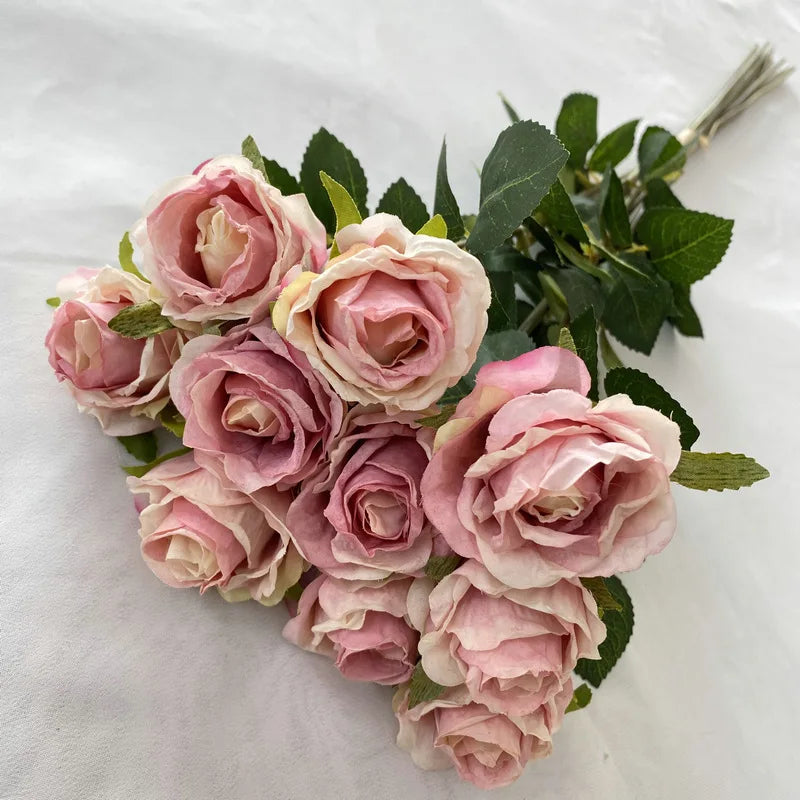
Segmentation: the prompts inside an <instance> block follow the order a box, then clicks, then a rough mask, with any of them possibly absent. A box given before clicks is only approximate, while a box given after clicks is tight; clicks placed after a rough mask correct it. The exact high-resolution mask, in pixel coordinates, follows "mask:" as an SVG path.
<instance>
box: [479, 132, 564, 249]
mask: <svg viewBox="0 0 800 800" xmlns="http://www.w3.org/2000/svg"><path fill="white" fill-rule="evenodd" d="M566 160H567V151H566V150H565V149H564V148H563V147H562V146H561V143H560V142H559V141H558V139H556V138H555V136H553V135H552V134H551V133H550V132H549V131H548V130H547V128H545V127H544V126H543V125H539V124H538V123H536V122H531V121H529V120H523V121H522V122H515V123H514V124H513V125H511V126H510V127H508V128H506V129H505V130H504V131H503V132H502V133H501V134H500V136H499V137H498V138H497V141H496V142H495V145H494V147H493V148H492V150H491V152H490V153H489V155H488V156H487V158H486V161H485V162H484V165H483V169H482V171H481V203H480V209H479V211H478V216H477V217H476V219H475V227H474V228H473V229H472V233H470V235H469V239H468V240H467V249H468V250H470V251H472V252H474V253H485V252H486V251H487V250H491V249H492V248H493V247H497V246H498V245H500V244H502V243H503V242H504V241H505V240H506V239H507V238H508V237H509V236H510V235H511V233H512V232H513V231H514V229H515V228H516V227H517V226H518V225H519V224H520V222H522V220H524V219H525V218H526V217H527V216H529V214H530V213H531V211H532V210H533V209H534V208H536V207H537V206H538V205H539V203H540V202H541V200H542V198H543V197H544V196H545V194H547V192H548V190H549V189H550V187H551V186H552V185H553V182H554V181H555V180H556V178H557V176H558V172H559V170H560V169H561V167H562V166H563V165H564V163H565V162H566Z"/></svg>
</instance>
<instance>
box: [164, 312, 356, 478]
mask: <svg viewBox="0 0 800 800" xmlns="http://www.w3.org/2000/svg"><path fill="white" fill-rule="evenodd" d="M170 393H171V395H172V400H173V402H174V403H175V405H176V406H177V408H178V410H179V411H180V412H181V414H183V416H184V417H185V418H186V429H185V431H184V434H183V443H184V444H185V445H186V446H187V447H193V448H195V456H196V458H197V460H198V462H199V463H201V464H203V465H204V466H207V467H208V468H209V469H213V470H214V471H216V472H219V473H224V475H225V476H227V478H228V479H229V480H231V481H232V482H233V483H234V484H236V485H237V486H238V487H239V488H240V489H242V491H245V492H253V491H256V490H257V489H260V488H261V487H263V486H273V485H277V486H278V488H280V489H284V488H288V487H291V486H295V485H296V484H298V483H299V482H300V481H301V480H303V478H305V477H306V476H308V475H309V474H311V473H312V472H314V471H315V470H317V469H318V468H319V466H320V464H321V463H322V460H323V459H324V458H325V456H326V453H327V451H328V448H329V447H330V443H331V440H332V439H333V437H334V435H335V434H337V433H338V432H339V428H340V427H341V424H342V418H343V416H344V403H343V402H342V400H341V398H339V396H338V395H337V394H336V393H335V392H334V391H333V389H331V387H330V386H329V385H328V383H327V382H326V381H325V380H324V379H323V378H322V377H320V376H319V375H318V374H317V373H315V372H314V370H313V369H312V368H311V366H310V364H309V363H308V360H307V359H306V357H305V356H304V355H303V354H302V353H301V352H300V351H299V350H296V349H295V348H294V347H292V346H291V345H288V344H287V343H286V342H284V341H283V339H281V337H280V336H278V334H277V333H276V332H275V331H274V330H273V329H272V328H271V327H270V325H269V322H262V323H259V324H257V325H252V326H249V327H247V326H239V327H237V328H234V329H233V330H232V331H230V332H229V333H228V334H226V335H225V336H199V337H197V338H196V339H194V340H193V341H192V342H190V343H189V344H188V345H187V346H186V348H184V351H183V355H182V356H181V358H180V359H179V360H178V362H177V364H176V365H175V367H174V369H173V372H172V377H171V379H170Z"/></svg>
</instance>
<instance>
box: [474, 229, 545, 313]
mask: <svg viewBox="0 0 800 800" xmlns="http://www.w3.org/2000/svg"><path fill="white" fill-rule="evenodd" d="M480 260H481V262H482V263H483V266H484V268H485V269H486V272H487V273H492V272H506V273H513V276H514V280H515V281H516V282H517V284H518V285H519V287H520V288H521V289H522V291H523V292H525V294H526V295H527V296H528V299H529V300H531V301H532V302H534V303H536V302H538V301H539V300H541V299H542V290H541V288H540V286H539V282H538V281H537V280H536V273H537V272H538V271H539V265H538V264H537V263H536V262H535V261H534V260H533V259H532V258H530V257H529V256H527V255H524V254H522V253H520V251H519V250H517V249H516V248H515V247H513V246H511V245H510V244H501V245H500V247H495V248H493V249H492V250H489V251H487V252H486V253H481V257H480ZM517 318H518V319H519V318H520V317H519V315H518V317H517Z"/></svg>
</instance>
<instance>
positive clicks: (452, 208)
mask: <svg viewBox="0 0 800 800" xmlns="http://www.w3.org/2000/svg"><path fill="white" fill-rule="evenodd" d="M433 213H434V214H439V215H441V217H442V219H443V220H444V221H445V223H446V225H447V232H448V236H449V237H450V238H451V239H452V240H453V241H454V242H457V241H458V240H459V239H461V238H463V236H464V233H465V224H464V217H462V216H461V211H459V208H458V203H457V202H456V198H455V195H454V194H453V190H452V189H451V188H450V180H449V179H448V177H447V141H446V140H444V139H443V140H442V149H441V151H440V152H439V163H438V164H437V165H436V190H435V192H434V195H433Z"/></svg>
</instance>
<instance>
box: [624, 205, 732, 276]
mask: <svg viewBox="0 0 800 800" xmlns="http://www.w3.org/2000/svg"><path fill="white" fill-rule="evenodd" d="M732 231H733V220H730V219H722V218H721V217H715V216H714V215H713V214H704V213H703V212H702V211H689V209H687V208H651V209H650V210H649V211H645V212H644V214H643V215H642V218H641V219H640V220H639V224H638V225H637V226H636V236H637V238H638V239H639V240H640V241H641V242H642V243H643V244H645V245H647V247H648V248H649V250H650V257H651V259H652V261H653V264H654V265H655V267H656V269H657V270H658V271H659V272H660V273H661V274H662V275H663V276H664V277H665V278H667V279H669V280H671V281H673V282H674V283H681V284H689V283H694V282H695V281H698V280H700V278H704V277H705V276H706V275H708V273H709V272H711V270H713V269H714V267H716V266H717V264H719V262H720V261H721V260H722V257H723V256H724V255H725V251H726V250H727V249H728V245H729V244H730V241H731V233H732Z"/></svg>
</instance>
